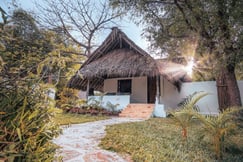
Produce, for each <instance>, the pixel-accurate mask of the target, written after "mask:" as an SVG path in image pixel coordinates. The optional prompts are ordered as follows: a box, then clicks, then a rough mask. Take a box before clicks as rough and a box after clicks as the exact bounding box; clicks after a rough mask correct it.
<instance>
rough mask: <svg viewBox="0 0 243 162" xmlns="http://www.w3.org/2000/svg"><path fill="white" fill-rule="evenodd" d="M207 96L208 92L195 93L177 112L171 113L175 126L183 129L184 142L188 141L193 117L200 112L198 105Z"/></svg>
mask: <svg viewBox="0 0 243 162" xmlns="http://www.w3.org/2000/svg"><path fill="white" fill-rule="evenodd" d="M206 95H208V93H206V92H195V93H193V94H192V95H190V96H188V97H187V98H186V99H185V100H184V101H183V102H181V103H180V104H179V108H178V110H177V111H175V112H171V115H172V119H173V121H174V124H176V125H178V126H180V127H181V132H182V137H183V139H184V140H186V139H187V133H188V131H187V130H188V127H189V126H190V125H191V124H192V121H193V117H194V115H195V113H197V111H198V107H197V105H196V103H197V102H198V101H199V100H200V99H201V98H203V97H204V96H206Z"/></svg>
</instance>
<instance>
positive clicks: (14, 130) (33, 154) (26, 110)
mask: <svg viewBox="0 0 243 162" xmlns="http://www.w3.org/2000/svg"><path fill="white" fill-rule="evenodd" d="M45 98H46V95H45V94H43V93H42V92H41V91H38V90H35V91H32V90H31V89H29V88H27V87H21V89H13V88H12V87H11V89H8V90H7V91H6V89H2V90H1V93H0V100H1V103H0V111H1V113H0V123H1V124H0V157H2V158H7V159H8V161H10V162H11V161H52V160H53V159H54V154H55V149H56V146H55V145H54V144H53V143H52V142H51V140H52V139H53V138H54V137H55V136H57V135H58V134H59V132H60V130H59V129H58V127H57V125H56V124H55V123H54V122H53V115H54V114H55V111H53V110H54V109H53V108H51V107H50V106H49V105H50V102H51V101H50V100H45Z"/></svg>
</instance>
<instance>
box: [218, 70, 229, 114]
mask: <svg viewBox="0 0 243 162" xmlns="http://www.w3.org/2000/svg"><path fill="white" fill-rule="evenodd" d="M216 84H217V92H218V104H219V110H220V111H221V112H222V111H223V110H225V109H226V108H227V107H229V100H228V98H229V96H228V93H227V85H226V79H225V71H224V70H223V69H222V68H221V71H220V73H219V75H218V77H217V78H216Z"/></svg>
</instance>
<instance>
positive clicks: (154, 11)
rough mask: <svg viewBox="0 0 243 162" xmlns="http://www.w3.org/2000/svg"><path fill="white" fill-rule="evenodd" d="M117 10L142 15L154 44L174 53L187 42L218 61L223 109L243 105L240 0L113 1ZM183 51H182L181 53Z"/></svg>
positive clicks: (219, 88)
mask: <svg viewBox="0 0 243 162" xmlns="http://www.w3.org/2000/svg"><path fill="white" fill-rule="evenodd" d="M110 2H111V5H112V6H113V7H115V8H119V10H120V7H121V8H123V9H124V10H130V11H131V12H132V13H133V14H134V15H136V16H141V17H142V20H140V21H141V22H143V23H145V24H146V29H145V30H146V31H147V33H149V34H148V35H147V37H148V38H149V39H150V40H152V43H153V45H155V46H156V47H161V49H162V50H163V52H167V53H168V54H170V51H171V50H172V51H174V53H176V54H180V51H179V50H178V49H179V47H181V45H183V44H185V42H194V43H196V53H197V54H199V55H198V56H200V55H201V56H203V55H210V57H211V58H212V59H213V60H215V63H216V69H215V70H216V72H217V77H216V81H217V89H218V97H219V107H220V109H221V110H222V109H225V108H227V107H229V106H241V98H240V92H239V88H238V84H237V81H236V76H235V67H236V65H237V64H238V63H239V62H240V61H242V59H243V57H242V56H243V55H242V48H243V46H242V43H243V27H242V25H243V21H242V18H243V13H242V12H241V11H242V7H243V2H242V1H239V0H213V1H211V0H198V1H194V0H173V1H172V0H157V1H153V0H136V1H129V0H110ZM178 51H179V52H178Z"/></svg>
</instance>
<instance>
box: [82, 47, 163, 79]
mask: <svg viewBox="0 0 243 162" xmlns="http://www.w3.org/2000/svg"><path fill="white" fill-rule="evenodd" d="M157 72H158V70H157V66H156V63H155V60H154V59H153V58H151V57H147V56H143V55H141V54H139V53H136V52H135V51H133V50H130V49H126V48H121V49H116V50H113V51H111V52H109V53H107V54H106V55H104V56H102V57H100V58H98V59H96V60H94V61H93V62H90V63H89V64H86V65H85V66H83V67H82V68H81V69H80V73H81V74H82V75H83V76H84V77H86V78H90V79H92V78H96V77H102V78H111V77H112V78H114V77H134V76H155V75H156V74H157Z"/></svg>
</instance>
